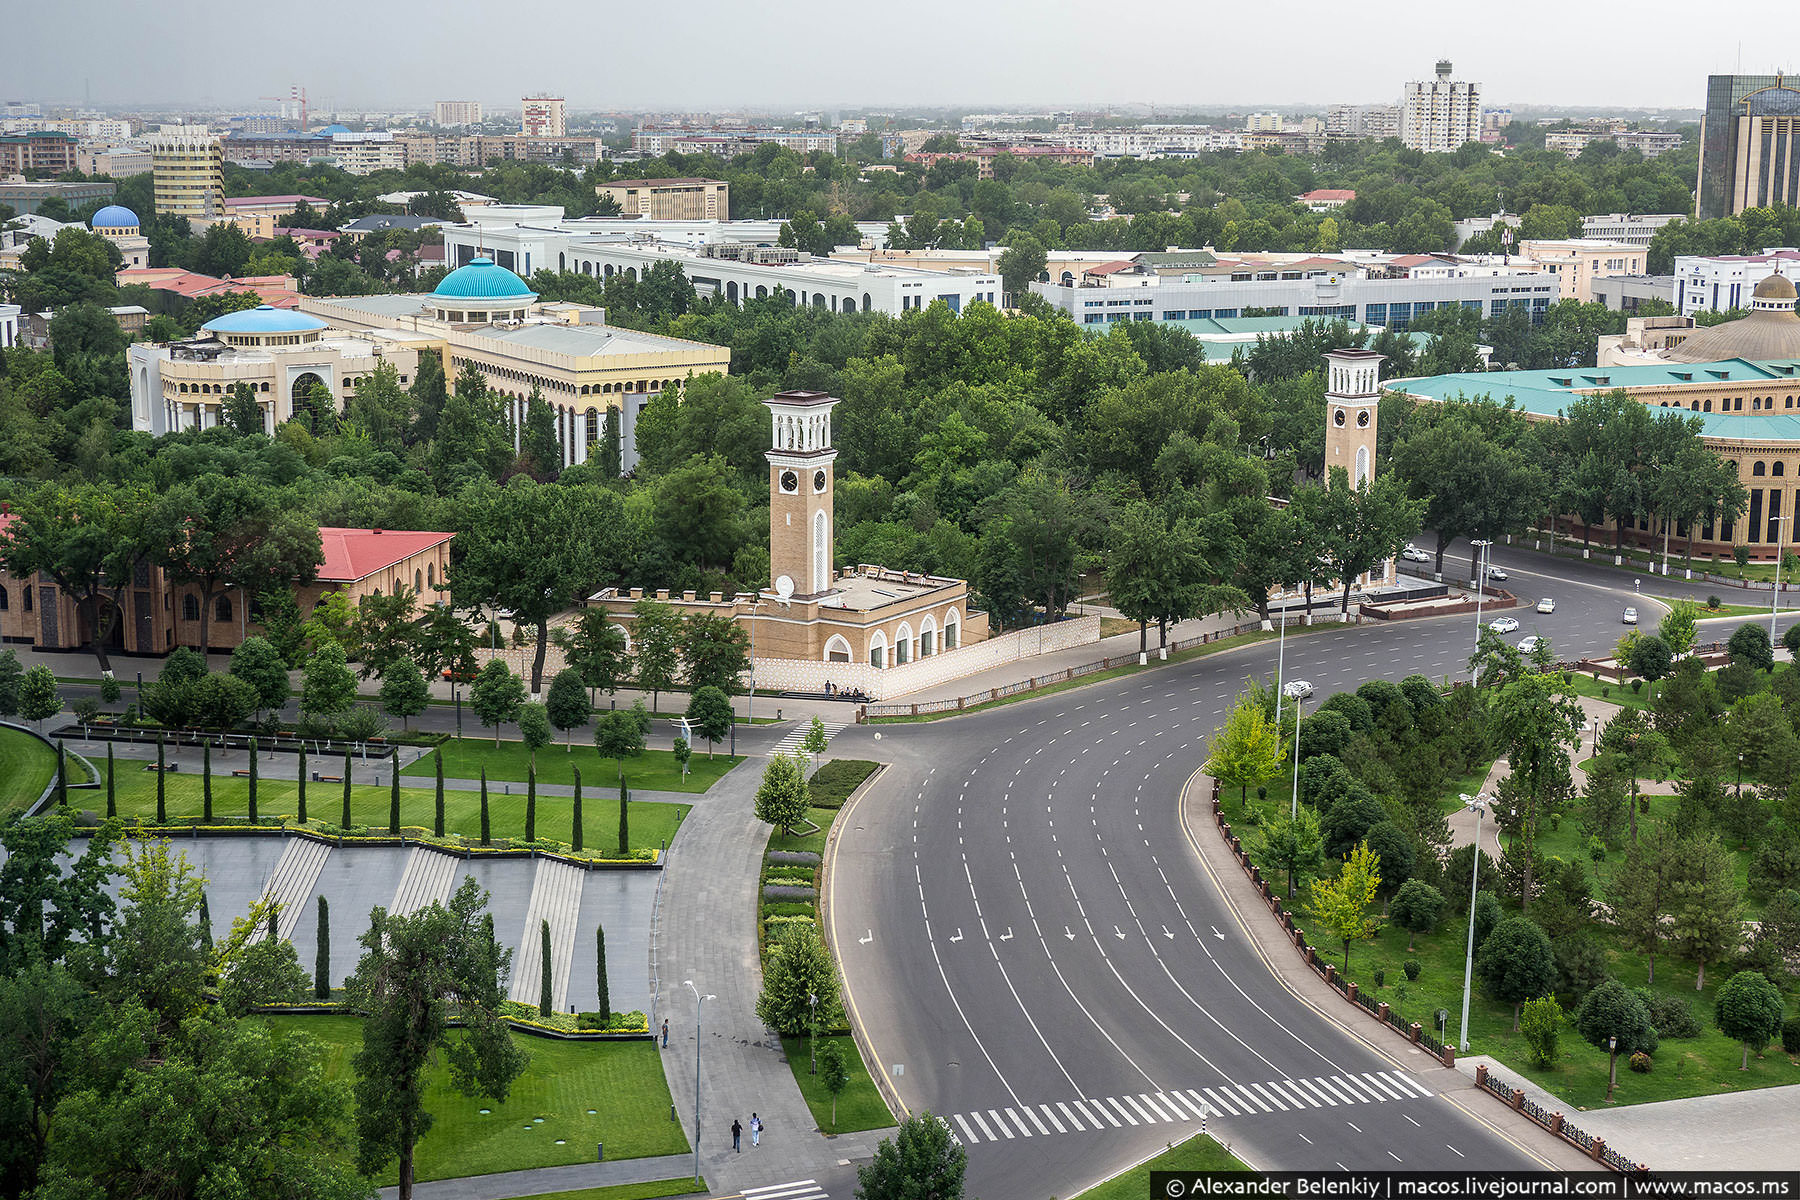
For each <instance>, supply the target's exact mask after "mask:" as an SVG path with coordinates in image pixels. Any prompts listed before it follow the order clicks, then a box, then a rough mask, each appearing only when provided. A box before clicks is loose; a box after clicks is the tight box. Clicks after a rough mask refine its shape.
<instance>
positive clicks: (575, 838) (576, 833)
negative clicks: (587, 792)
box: [569, 767, 581, 850]
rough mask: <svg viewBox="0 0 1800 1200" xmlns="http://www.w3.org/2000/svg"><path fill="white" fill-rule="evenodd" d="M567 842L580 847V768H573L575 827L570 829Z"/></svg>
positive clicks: (577, 847) (576, 847)
mask: <svg viewBox="0 0 1800 1200" xmlns="http://www.w3.org/2000/svg"><path fill="white" fill-rule="evenodd" d="M570 833H571V835H572V836H571V837H570V839H569V844H570V845H571V846H573V847H575V849H577V850H579V849H581V768H580V767H576V768H575V828H574V829H572V830H571V831H570Z"/></svg>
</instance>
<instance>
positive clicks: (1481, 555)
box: [1469, 538, 1494, 683]
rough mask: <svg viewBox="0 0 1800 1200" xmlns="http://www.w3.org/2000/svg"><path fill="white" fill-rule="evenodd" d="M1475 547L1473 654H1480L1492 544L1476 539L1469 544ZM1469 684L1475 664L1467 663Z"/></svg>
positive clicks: (1484, 539) (1472, 662) (1473, 677)
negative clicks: (1488, 560)
mask: <svg viewBox="0 0 1800 1200" xmlns="http://www.w3.org/2000/svg"><path fill="white" fill-rule="evenodd" d="M1469 544H1470V545H1471V546H1473V547H1475V550H1476V554H1475V653H1476V654H1477V655H1479V654H1480V653H1481V601H1482V597H1483V596H1485V595H1486V591H1485V589H1486V587H1487V553H1488V547H1489V546H1491V545H1493V544H1494V543H1493V542H1491V541H1489V540H1488V539H1486V538H1476V539H1475V540H1474V541H1472V542H1470V543H1469ZM1469 682H1470V683H1474V682H1475V662H1474V660H1473V658H1471V660H1470V662H1469Z"/></svg>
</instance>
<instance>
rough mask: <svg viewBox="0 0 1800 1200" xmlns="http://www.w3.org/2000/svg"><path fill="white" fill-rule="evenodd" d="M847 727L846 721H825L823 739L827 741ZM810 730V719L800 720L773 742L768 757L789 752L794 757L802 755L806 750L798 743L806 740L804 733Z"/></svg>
mask: <svg viewBox="0 0 1800 1200" xmlns="http://www.w3.org/2000/svg"><path fill="white" fill-rule="evenodd" d="M849 727H850V725H849V722H847V721H826V722H825V740H826V741H827V742H829V741H831V739H832V738H834V737H836V736H837V735H838V734H840V733H842V732H843V731H844V730H846V729H848V728H849ZM811 732H812V722H811V721H802V722H800V723H799V724H797V725H795V726H794V727H793V728H792V729H790V730H788V732H787V736H786V737H784V738H782V739H781V740H780V741H779V742H776V743H775V748H774V749H773V750H770V751H769V757H770V758H773V757H775V755H777V754H790V755H793V756H795V757H801V756H804V755H805V753H806V752H805V751H804V750H802V749H800V743H801V742H804V741H805V740H806V735H807V734H808V733H811Z"/></svg>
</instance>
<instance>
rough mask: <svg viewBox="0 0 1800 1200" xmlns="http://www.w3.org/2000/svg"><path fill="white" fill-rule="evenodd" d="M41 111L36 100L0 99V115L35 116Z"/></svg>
mask: <svg viewBox="0 0 1800 1200" xmlns="http://www.w3.org/2000/svg"><path fill="white" fill-rule="evenodd" d="M43 111H44V110H43V109H42V108H41V107H39V106H38V104H37V102H36V101H28V100H6V101H0V117H35V116H39V115H41V114H42V113H43Z"/></svg>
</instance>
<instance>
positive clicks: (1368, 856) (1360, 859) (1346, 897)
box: [1308, 844, 1381, 975]
mask: <svg viewBox="0 0 1800 1200" xmlns="http://www.w3.org/2000/svg"><path fill="white" fill-rule="evenodd" d="M1380 886H1381V872H1380V864H1379V863H1378V862H1377V861H1376V859H1375V855H1374V854H1372V853H1371V852H1370V851H1369V847H1368V846H1367V845H1366V844H1364V845H1359V846H1357V847H1356V848H1355V849H1354V850H1352V851H1350V855H1349V857H1347V858H1346V859H1344V865H1343V867H1342V869H1341V870H1340V871H1339V872H1338V876H1337V878H1336V879H1318V880H1314V881H1313V886H1312V901H1311V903H1310V904H1309V905H1308V910H1309V911H1310V912H1311V913H1312V915H1313V917H1314V918H1316V919H1317V920H1318V922H1319V923H1320V924H1321V925H1323V926H1324V927H1325V929H1326V931H1327V932H1329V933H1330V934H1331V936H1332V937H1334V938H1337V939H1338V940H1339V941H1341V942H1343V943H1344V973H1345V974H1346V975H1348V974H1349V973H1350V943H1351V942H1359V941H1362V940H1363V939H1365V938H1371V937H1374V936H1375V930H1376V929H1377V928H1378V927H1379V923H1378V922H1376V921H1373V920H1371V919H1370V918H1369V905H1370V904H1372V903H1374V901H1375V891H1376V889H1377V888H1379V887H1380Z"/></svg>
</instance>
